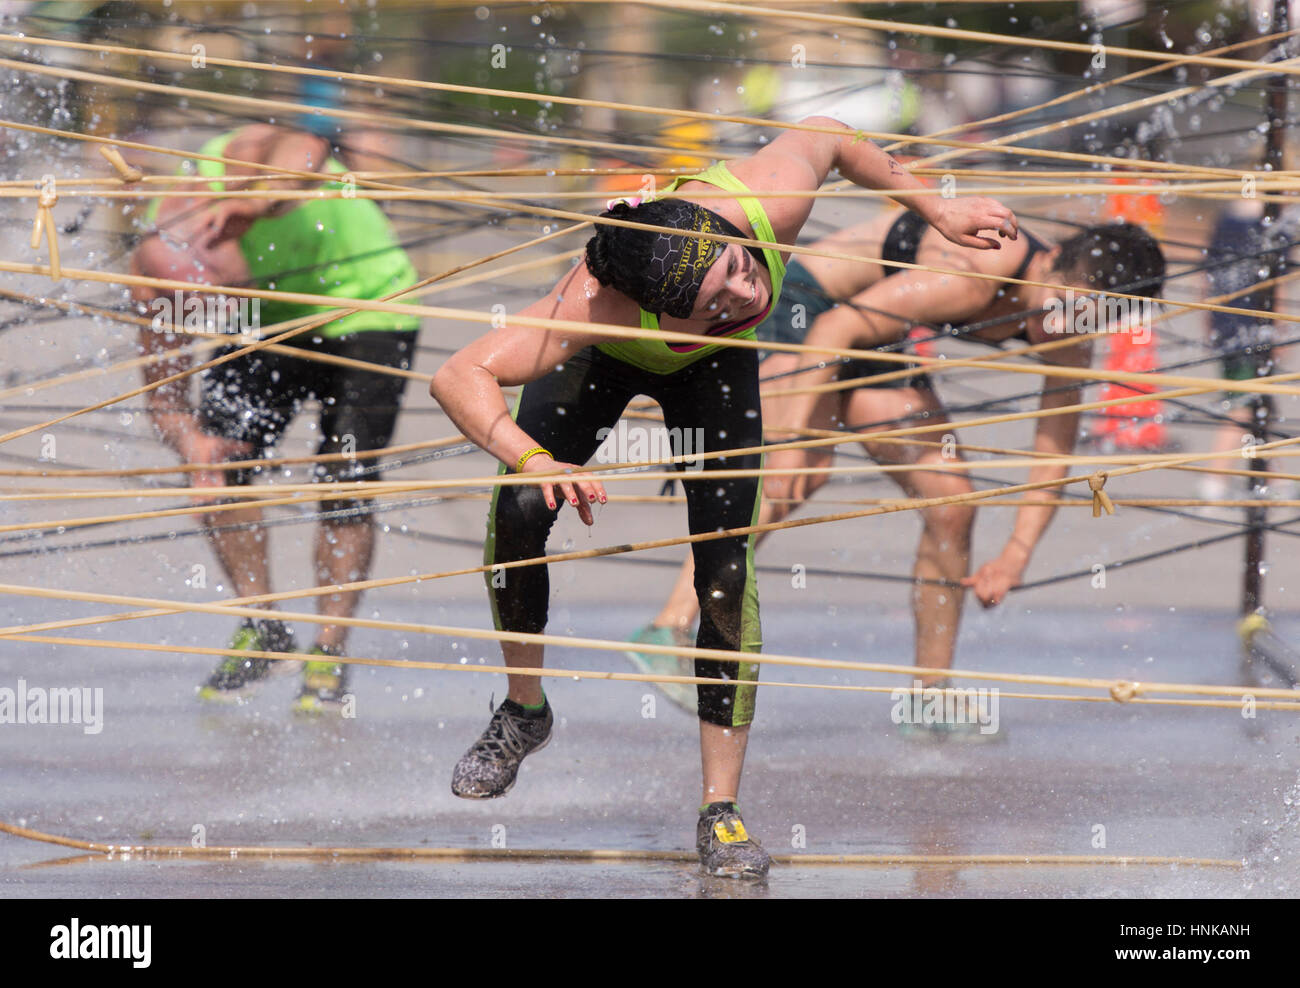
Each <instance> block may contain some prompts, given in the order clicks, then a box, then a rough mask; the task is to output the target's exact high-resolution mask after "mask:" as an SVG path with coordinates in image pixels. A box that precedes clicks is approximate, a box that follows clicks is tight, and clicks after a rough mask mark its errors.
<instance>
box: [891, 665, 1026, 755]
mask: <svg viewBox="0 0 1300 988" xmlns="http://www.w3.org/2000/svg"><path fill="white" fill-rule="evenodd" d="M928 688H931V689H952V688H953V682H952V680H951V679H941V680H939V681H937V682H935V683H933V684H931V686H930V687H928ZM965 713H967V715H968V716H971V717H972V718H973V719H969V720H961V721H945V720H939V721H934V722H933V723H929V724H927V723H925V722H919V723H918V722H916V721H911V720H905V721H902V722H901V723H898V724H896V725H895V729H896V730H897V731H898V736H899V737H900V738H903V739H904V740H907V741H919V742H922V743H928V744H939V743H941V742H944V741H953V742H956V743H959V744H988V743H989V742H991V741H1004V740H1006V737H1007V728H1006V725H1004V724H1002V723H1001V722H1000V721H999V723H998V729H997V730H996V731H994V732H992V733H985V730H984V726H985V725H982V724H980V723H979V720H978V715H979V714H980V711H966V712H965Z"/></svg>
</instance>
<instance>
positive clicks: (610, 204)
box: [605, 196, 641, 212]
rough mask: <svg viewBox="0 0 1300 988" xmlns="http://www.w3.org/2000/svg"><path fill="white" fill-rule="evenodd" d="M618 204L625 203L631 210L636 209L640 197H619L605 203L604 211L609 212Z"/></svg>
mask: <svg viewBox="0 0 1300 988" xmlns="http://www.w3.org/2000/svg"><path fill="white" fill-rule="evenodd" d="M620 202H625V203H627V204H628V206H629V207H631V208H632V209H636V207H637V206H639V205H641V197H640V196H619V197H618V198H617V199H610V200H608V201H607V202H606V203H605V211H606V212H609V211H611V210H612V209H613V208H614V207H615V206H617V205H618V204H619V203H620Z"/></svg>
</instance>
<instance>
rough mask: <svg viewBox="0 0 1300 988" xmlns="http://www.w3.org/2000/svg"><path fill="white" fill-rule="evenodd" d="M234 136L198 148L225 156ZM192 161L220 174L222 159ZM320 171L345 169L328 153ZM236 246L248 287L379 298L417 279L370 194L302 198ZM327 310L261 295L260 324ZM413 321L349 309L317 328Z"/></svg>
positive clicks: (410, 325) (413, 325)
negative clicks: (363, 196)
mask: <svg viewBox="0 0 1300 988" xmlns="http://www.w3.org/2000/svg"><path fill="white" fill-rule="evenodd" d="M234 136H235V132H234V131H231V132H230V133H227V134H222V135H220V136H219V137H215V138H213V139H212V140H210V141H208V142H207V143H206V144H204V145H203V147H202V148H201V149H200V153H202V154H207V155H213V156H214V157H221V156H224V155H225V151H226V146H227V145H228V144H229V143H230V142H231V140H232V139H233V138H234ZM196 164H197V172H198V174H199V175H200V176H203V177H205V178H212V179H220V178H221V177H222V176H224V175H225V174H226V166H225V165H224V164H223V163H222V162H220V161H204V160H198V161H197V162H196ZM325 170H326V171H328V172H331V173H336V174H341V173H343V172H345V171H346V169H345V168H344V167H343V165H342V164H340V163H339V162H338V161H336V160H335V159H333V158H330V159H329V161H327V162H326V164H325ZM209 184H210V185H211V186H212V188H213V189H214V190H215V191H223V190H224V188H225V185H224V183H223V182H221V181H213V182H211V183H209ZM241 187H242V186H241ZM324 188H327V189H341V188H343V185H341V184H340V183H338V182H331V183H329V184H327V185H325V186H324ZM156 214H157V200H155V202H154V203H153V204H151V206H150V211H149V215H150V217H151V218H152V217H153V216H155V215H156ZM239 249H240V252H241V253H242V254H243V255H244V261H245V262H246V263H247V265H248V270H249V274H250V275H251V277H252V283H251V285H250V286H249V287H253V288H263V289H268V290H273V291H282V292H301V293H304V294H312V295H336V296H339V297H341V298H359V299H379V298H383V297H384V296H385V295H390V294H392V293H393V292H396V291H400V290H401V289H403V288H410V287H411V286H412V285H414V284H415V282H416V275H415V268H414V266H413V265H412V264H411V260H410V258H409V257H407V255H406V251H404V250H402V248H401V247H400V246H399V245H398V243H397V238H396V237H395V236H394V234H393V230H392V226H391V225H390V224H389V222H388V217H386V216H385V215H384V213H383V211H382V210H381V209H380V208H379V207H378V206H377V205H376V204H375V203H374V201H373V200H370V199H342V198H331V199H319V200H317V199H307V200H301V201H300V204H299V205H297V206H295V207H294V208H293V209H290V210H289V211H288V212H287V213H285V214H284V215H282V216H274V217H271V216H268V217H262V218H261V219H258V220H257V221H255V222H254V223H253V225H252V226H251V227H249V228H248V231H247V232H246V233H245V234H244V235H243V236H242V237H240V238H239ZM341 304H344V305H346V303H341ZM325 311H327V307H326V306H317V305H305V304H302V303H300V302H278V301H272V300H268V299H261V300H260V312H259V316H260V324H261V325H262V326H270V325H273V324H274V323H279V322H285V321H287V320H290V319H297V318H299V317H301V316H309V315H318V314H320V313H323V312H325ZM419 326H420V320H419V319H418V318H417V317H415V316H409V315H400V314H398V313H391V312H354V313H352V314H351V315H348V316H344V317H342V318H341V319H335V320H334V321H333V322H329V323H326V324H325V325H324V326H322V327H321V328H320V330H319V333H320V335H321V336H323V337H326V338H329V339H332V338H335V337H339V336H345V335H347V334H349V333H357V332H364V331H367V330H387V331H394V330H398V331H401V330H416V329H419Z"/></svg>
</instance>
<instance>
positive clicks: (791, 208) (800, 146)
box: [728, 117, 1017, 249]
mask: <svg viewBox="0 0 1300 988" xmlns="http://www.w3.org/2000/svg"><path fill="white" fill-rule="evenodd" d="M800 122H801V123H805V124H811V125H815V126H818V127H827V128H834V129H835V130H837V131H839V133H816V132H812V131H802V130H787V131H784V132H783V133H782V134H781V135H780V136H779V137H777V138H776V140H774V141H772V143H771V144H769V145H767V147H765V148H763V149H762V150H760V151H758V152H757V153H755V154H753V155H751V156H750V157H748V158H743V159H741V160H739V161H736V162H729V163H728V168H730V169H731V171H732V173H733V174H734V175H735V176H736V177H737V178H739V179H740V180H741V181H742V182H744V183H745V184H746V185H748V186H749V187H750V188H751V189H754V190H756V191H768V190H772V191H775V190H781V189H785V190H793V189H818V188H820V187H821V184H822V183H823V182H824V181H826V178H827V176H829V175H830V173H831V172H832V171H833V170H838V171H839V173H840V174H841V175H843V176H844V177H845V178H846V179H848V180H849V181H850V182H852V183H853V184H854V185H860V186H862V187H863V188H866V189H883V190H886V191H898V192H906V191H914V190H925V189H926V188H927V187H926V186H925V185H924V184H923V183H922V182H921V181H920V180H919V179H917V178H915V177H914V176H913V175H912V174H911V173H910V172H908V171H907V169H905V168H904V167H903V166H902V165H900V164H899V163H898V162H897V161H896V160H895V159H894V158H893V157H892V156H890V155H888V154H886V153H885V152H884V151H882V150H880V148H878V147H877V146H876V145H875V144H874V143H873V142H872V141H869V140H866V139H865V138H862V137H860V136H859V135H858V134H857V133H856V132H855V131H854V130H853V129H852V128H851V127H849V126H847V125H846V124H843V123H841V122H840V121H838V120H835V119H832V118H831V117H808V118H806V119H804V120H802V121H800ZM897 201H898V202H899V203H901V204H902V205H904V206H906V207H907V208H908V209H912V210H914V211H915V212H917V213H919V214H920V215H921V216H922V217H924V219H925V220H926V222H928V223H929V224H930V225H931V226H933V227H934V228H935V229H937V230H938V231H939V232H940V233H941V234H943V235H944V237H946V238H947V239H948V240H951V241H952V242H953V243H956V244H960V245H961V246H963V247H976V248H992V249H996V248H997V247H998V246H999V244H998V241H997V240H996V239H995V238H992V237H986V236H977V235H976V234H978V232H979V231H981V230H986V231H988V230H994V231H997V233H998V235H999V236H1004V237H1011V238H1013V239H1014V238H1015V236H1016V234H1017V226H1016V218H1015V215H1014V214H1013V213H1012V212H1011V210H1010V209H1008V208H1007V207H1006V206H1003V205H1002V204H1001V203H999V202H997V201H996V200H993V199H985V198H979V197H963V198H959V199H943V198H941V197H939V196H936V195H920V196H903V197H897ZM765 208H766V209H767V211H768V215H769V217H770V218H771V220H772V225H773V227H774V228H775V229H776V233H777V236H778V237H780V238H781V239H783V240H785V241H786V242H793V240H794V238H795V236H797V235H798V233H799V231H800V230H801V229H802V228H803V225H804V223H805V222H807V219H808V215H809V213H810V212H811V211H812V201H811V200H809V199H774V200H769V201H768V203H767V204H766V207H765Z"/></svg>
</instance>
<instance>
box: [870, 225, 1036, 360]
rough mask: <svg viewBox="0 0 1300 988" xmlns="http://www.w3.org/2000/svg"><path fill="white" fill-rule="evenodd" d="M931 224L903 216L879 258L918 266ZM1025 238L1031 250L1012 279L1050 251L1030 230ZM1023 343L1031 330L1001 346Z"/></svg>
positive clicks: (891, 270)
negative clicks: (926, 232)
mask: <svg viewBox="0 0 1300 988" xmlns="http://www.w3.org/2000/svg"><path fill="white" fill-rule="evenodd" d="M929 226H930V224H928V223H927V222H926V221H925V220H923V219H922V218H921V217H920V216H919V215H918V214H916V213H914V212H912V211H911V210H910V209H909V210H907V211H906V212H904V213H903V215H902V216H900V217H899V218H898V219H896V220H894V222H893V225H891V226H890V228H889V232H888V233H886V234H885V242H884V244H883V245H882V246H881V249H880V256H881V257H882V258H883V259H884V260H886V261H902V262H904V263H906V264H915V263H916V252H917V250H918V248H920V246H921V237H923V236H924V235H925V231H926V230H927V229H929ZM1025 237H1026V238H1027V239H1028V241H1029V249H1028V250H1027V251H1025V257H1024V260H1022V261H1021V262H1020V267H1018V268H1016V272H1015V274H1013V275H1012V276H1011V277H1013V278H1023V277H1024V276H1025V272H1026V271H1028V270H1029V262H1030V261H1032V260H1033V259H1034V255H1035V254H1038V253H1040V252H1042V251H1045V250H1050V249H1051V248H1049V247H1048V246H1047V244H1045V243H1043V242H1042V241H1041V240H1039V239H1038V238H1037V237H1035V236H1034V235H1033V234H1032V233H1030V232H1029V231H1028V230H1026V231H1025ZM904 270H906V269H905V268H891V267H886V268H885V277H886V278H888V277H889V276H890V275H891V274H897V273H898V272H899V271H904ZM1015 339H1022V340H1024V341H1025V342H1028V341H1029V331H1028V328H1027V327H1026V328H1024V329H1020V330H1017V331H1016V332H1015V333H1013V334H1012V335H1011V336H1008V337H1005V338H1004V339H1003V340H1002V341H1001V342H1003V343H1005V342H1007V341H1008V340H1015Z"/></svg>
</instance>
